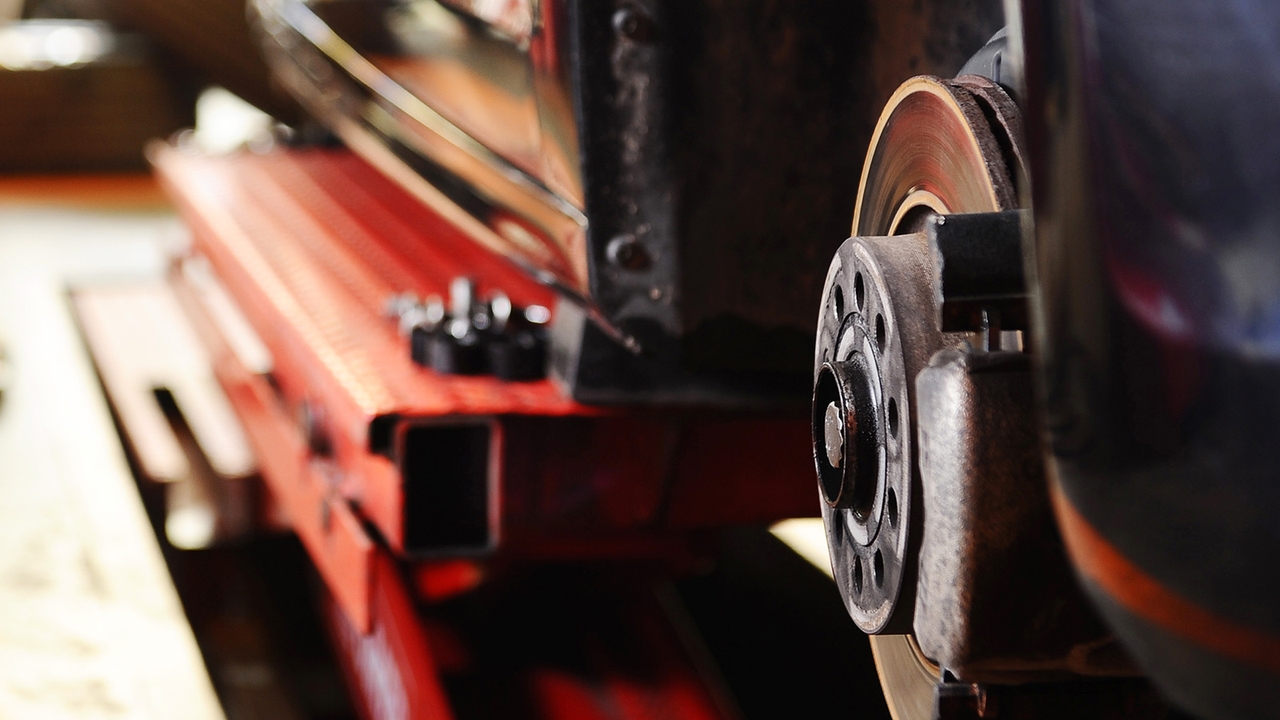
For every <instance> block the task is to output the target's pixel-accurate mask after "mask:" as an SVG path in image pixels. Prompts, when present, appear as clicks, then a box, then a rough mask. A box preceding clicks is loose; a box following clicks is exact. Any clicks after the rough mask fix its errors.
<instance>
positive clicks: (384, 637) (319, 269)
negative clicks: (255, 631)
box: [151, 146, 817, 720]
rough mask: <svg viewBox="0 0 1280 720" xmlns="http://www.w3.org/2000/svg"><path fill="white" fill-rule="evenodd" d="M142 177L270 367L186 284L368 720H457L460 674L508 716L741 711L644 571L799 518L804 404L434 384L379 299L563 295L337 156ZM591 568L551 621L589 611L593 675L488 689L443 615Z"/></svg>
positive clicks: (158, 153) (201, 165)
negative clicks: (241, 349)
mask: <svg viewBox="0 0 1280 720" xmlns="http://www.w3.org/2000/svg"><path fill="white" fill-rule="evenodd" d="M151 159H152V162H153V163H154V165H155V167H156V168H157V170H158V173H159V176H160V178H161V180H162V182H163V184H164V186H165V187H166V189H167V191H168V192H169V194H170V196H171V197H172V198H173V200H174V202H175V203H176V204H177V206H178V208H179V209H180V211H181V213H182V215H183V216H184V218H185V219H186V221H187V223H188V224H189V225H190V227H191V229H192V231H193V236H194V252H195V253H197V254H200V255H203V256H204V257H206V258H207V259H208V260H209V261H210V262H211V264H212V265H213V267H214V269H215V270H216V273H217V275H218V276H219V278H220V279H221V280H222V281H223V283H225V285H226V287H227V289H228V290H229V291H230V293H231V295H232V296H233V297H234V298H235V299H236V301H237V302H238V304H239V305H240V308H241V309H242V310H243V311H244V313H245V315H246V316H247V318H248V319H249V321H250V323H251V324H252V325H253V327H254V328H255V329H256V331H257V333H258V334H259V335H260V337H261V339H262V340H263V342H264V343H265V345H266V347H267V348H268V349H269V350H270V352H271V355H272V357H273V362H274V366H273V369H272V371H271V373H270V374H269V375H261V374H255V373H254V372H252V371H251V370H250V369H249V368H248V367H247V366H246V364H245V363H244V362H243V361H242V360H241V359H240V358H239V357H238V356H237V354H236V352H235V350H234V348H233V347H232V345H231V344H230V343H229V342H228V341H227V339H226V338H225V337H224V336H223V333H222V332H221V331H220V329H219V324H218V322H217V320H216V317H215V315H216V313H213V312H211V311H210V308H209V304H208V302H206V298H204V297H203V296H202V292H201V290H200V289H199V288H198V287H196V286H195V285H193V284H191V283H189V282H187V281H186V280H184V273H183V272H182V271H181V268H180V267H178V268H177V269H175V272H174V273H173V275H172V279H173V285H174V287H175V291H176V293H177V295H178V297H179V298H180V300H181V301H182V303H183V306H184V308H185V309H186V311H187V314H188V315H189V316H190V317H191V320H192V324H193V326H194V327H195V328H196V331H197V334H198V335H199V336H200V337H201V339H202V341H203V342H204V344H205V345H206V347H207V349H208V351H209V353H210V355H211V357H212V360H213V367H214V371H215V374H216V376H217V379H218V381H219V383H220V384H221V385H222V387H223V389H224V390H225V391H226V393H227V395H228V397H229V399H230V401H231V404H232V406H233V408H234V409H235V411H236V413H237V415H238V416H239V418H240V420H241V422H242V423H243V424H244V426H245V429H246V434H247V435H248V437H249V440H250V444H251V445H252V447H253V450H254V452H255V453H256V454H257V457H258V462H259V465H260V468H261V473H262V475H263V477H264V479H265V480H266V484H267V488H268V489H269V492H270V495H271V500H272V501H274V502H275V503H276V504H278V505H279V507H280V508H281V509H282V510H283V513H284V515H285V516H286V517H287V518H288V522H289V524H290V525H291V527H292V528H293V530H294V531H295V532H296V533H297V535H298V537H299V538H300V539H301V541H302V543H303V544H304V546H305V547H306V550H307V552H308V554H309V555H310V557H311V559H312V561H313V562H314V564H315V566H316V568H317V570H318V571H319V574H320V576H321V578H322V579H323V581H324V585H325V588H326V591H327V597H329V598H330V600H329V601H327V602H328V607H329V610H328V611H327V612H326V613H325V619H326V621H327V622H328V623H329V625H330V627H331V630H332V632H333V635H334V637H335V640H336V645H337V647H338V648H339V649H340V651H341V652H340V655H341V656H342V662H343V664H344V667H345V669H346V671H347V674H348V679H349V680H350V685H351V688H352V693H353V696H354V697H355V698H356V699H357V704H358V705H359V706H360V707H361V709H362V712H363V714H364V715H365V716H366V717H368V718H370V719H376V720H383V719H390V718H414V719H417V718H449V717H452V716H453V715H454V709H453V708H454V705H455V703H454V701H453V699H451V698H452V696H451V694H450V693H447V692H446V689H445V688H446V685H448V682H447V681H448V679H449V678H451V677H465V676H466V674H467V673H469V672H470V673H475V672H485V673H489V674H490V675H491V676H492V677H491V678H490V680H489V682H490V683H491V684H493V683H497V684H498V686H499V687H501V685H502V683H503V682H507V681H509V682H511V683H515V684H516V685H518V686H519V687H520V688H521V689H520V691H519V692H520V697H521V698H523V700H522V701H521V704H520V705H521V708H522V709H521V710H520V713H519V714H520V715H521V716H528V717H545V718H648V717H672V718H677V717H678V718H718V717H732V715H733V711H732V709H731V704H730V703H727V702H726V701H725V700H724V699H723V698H722V697H721V694H720V693H719V692H718V691H717V690H716V689H715V683H714V682H709V681H707V680H706V679H705V677H704V676H703V675H702V674H701V673H700V671H699V668H698V666H697V664H696V663H695V662H694V661H693V660H692V659H691V654H690V652H689V649H688V645H687V643H686V642H685V641H684V640H683V639H682V638H683V637H684V635H682V633H680V632H679V631H678V628H676V627H673V625H672V620H671V615H670V612H669V608H665V609H664V607H665V606H664V604H663V603H662V602H660V601H659V599H658V598H657V597H656V596H655V595H654V593H653V587H654V578H661V577H664V576H666V575H669V573H670V572H671V571H673V570H678V569H679V568H680V567H686V568H687V567H689V566H690V564H691V563H693V562H696V561H698V560H699V559H701V558H703V557H705V555H706V553H705V550H704V548H705V547H706V543H705V539H706V531H708V530H711V529H714V528H717V527H725V526H731V525H748V524H763V523H768V522H772V521H775V520H778V519H782V518H787V517H796V516H806V515H812V514H813V512H814V509H815V508H816V507H817V504H816V503H815V502H814V498H813V486H812V479H811V477H812V467H811V458H810V455H811V442H810V437H809V429H808V423H807V417H806V415H805V413H804V412H803V409H802V410H801V412H797V413H793V414H779V413H776V412H775V413H773V414H765V413H760V414H757V415H752V414H749V413H741V412H739V413H734V414H732V415H729V414H726V413H721V412H716V411H712V410H695V409H687V408H686V409H669V408H668V409H657V408H650V409H640V408H599V407H588V406H584V405H581V404H578V403H575V402H573V401H571V400H569V399H567V398H566V397H564V396H563V395H562V394H561V393H560V392H559V391H558V390H557V388H556V387H555V385H554V384H553V383H552V382H550V381H547V380H541V381H536V382H505V381H501V380H498V379H495V378H492V377H462V376H445V375H440V374H437V373H434V372H432V371H431V370H428V369H425V368H423V367H420V366H418V365H416V364H414V363H413V362H412V360H411V357H410V352H409V348H408V340H407V339H405V338H403V337H401V335H400V333H399V331H398V328H397V325H396V322H395V321H394V320H392V319H389V318H388V317H386V316H385V314H384V308H385V306H386V304H387V302H388V300H389V299H391V298H394V297H396V296H400V295H403V294H404V293H413V294H415V295H417V296H419V297H425V296H428V295H432V294H439V295H443V294H445V293H446V290H447V287H448V284H449V282H450V280H451V279H452V278H453V277H455V276H459V275H465V276H468V277H472V278H474V279H475V280H476V282H477V283H478V287H479V288H480V290H481V292H487V291H489V290H491V289H498V288H500V289H501V290H502V291H503V292H505V293H507V294H508V295H509V296H510V297H511V298H512V300H513V301H514V302H515V303H516V304H518V305H531V304H539V305H546V306H549V305H551V303H552V301H553V299H554V298H553V297H552V295H551V293H550V292H549V291H548V290H546V289H545V288H543V287H541V286H539V285H537V284H535V283H533V282H532V281H530V280H529V279H527V278H526V277H525V276H524V275H522V274H521V273H520V272H519V271H518V270H517V269H516V268H515V267H514V266H512V265H510V264H508V263H507V262H506V261H505V260H503V259H501V258H498V257H497V256H494V255H492V254H490V253H489V252H488V251H486V250H484V249H481V248H479V247H478V246H476V245H474V244H473V243H472V242H470V241H469V240H468V239H467V238H466V237H464V236H463V235H462V234H461V233H460V232H459V231H458V230H456V229H455V228H453V226H451V225H450V224H448V223H447V222H446V221H445V220H444V219H442V218H441V217H439V216H437V215H435V214H434V213H433V212H432V211H430V210H429V209H427V208H426V207H424V206H422V205H421V204H420V203H418V202H417V201H416V200H414V199H413V198H411V197H410V196H408V195H407V194H406V193H404V192H403V191H402V190H400V189H399V188H398V187H396V186H395V185H394V184H393V183H392V182H391V181H389V180H387V179H385V178H384V177H383V176H381V175H380V174H379V173H377V172H376V171H375V170H373V169H372V168H371V167H369V166H368V165H366V164H364V162H363V161H361V160H359V159H358V158H356V157H355V156H353V155H351V154H349V153H347V152H345V151H337V150H315V149H309V150H273V151H271V152H268V153H265V154H252V153H248V152H243V153H237V154H233V155H228V156H208V155H201V154H193V153H190V152H187V151H184V150H181V149H178V148H175V147H169V146H164V147H157V148H154V149H153V152H152V157H151ZM584 561H590V562H591V563H593V564H594V566H597V567H598V566H600V561H615V562H612V563H608V564H606V565H605V567H607V568H610V570H607V571H606V572H605V573H604V574H603V575H602V577H603V578H605V580H600V581H599V582H591V583H585V584H584V585H582V586H581V587H579V586H578V585H573V587H574V588H577V589H575V590H572V591H570V590H567V589H566V590H565V591H564V592H565V593H568V594H567V595H565V602H564V603H561V602H560V601H558V600H557V601H553V602H552V605H556V604H562V605H565V606H566V607H568V606H573V605H575V603H584V604H585V606H586V607H589V608H591V611H589V612H588V611H584V612H583V613H582V620H581V621H582V622H584V623H586V622H588V620H590V622H591V623H596V624H600V623H603V624H604V625H607V626H609V627H611V628H612V629H610V630H608V631H607V632H606V631H604V630H600V628H598V627H596V626H595V625H592V627H593V628H595V629H593V630H589V631H584V632H582V633H575V632H569V631H566V635H573V636H574V637H578V635H581V637H580V638H578V640H574V641H573V642H576V643H577V645H578V646H579V651H580V653H579V654H580V655H581V656H582V657H586V658H589V659H590V662H587V663H586V664H585V665H579V666H573V667H567V666H565V665H564V664H563V663H560V664H557V663H549V664H548V663H545V662H543V661H541V660H539V659H537V653H532V655H531V656H530V657H529V659H527V661H525V662H524V663H516V666H513V668H514V669H512V668H508V669H507V670H504V671H502V672H499V671H497V670H494V669H492V665H491V664H490V663H489V661H486V660H485V659H484V658H480V659H476V657H475V656H476V654H477V653H482V652H483V651H481V650H477V651H476V652H475V653H472V652H471V651H470V650H469V649H467V648H468V645H467V642H466V641H464V640H461V639H460V638H461V637H462V635H465V633H461V634H460V632H459V631H458V630H457V625H456V623H453V624H451V623H452V622H453V621H451V620H449V617H448V616H449V613H448V612H446V611H442V610H440V605H439V601H440V600H441V599H442V598H446V597H449V596H452V595H455V594H456V593H458V592H461V591H466V590H471V589H472V588H473V587H474V586H476V585H478V584H481V581H482V580H487V579H489V578H501V577H503V576H504V574H506V571H508V570H510V569H512V568H517V567H524V568H528V567H540V566H545V565H546V564H547V563H554V564H558V565H564V564H570V565H572V564H574V563H577V564H578V565H579V566H581V565H582V563H583V562H584ZM637 567H643V568H645V569H644V570H638V571H632V570H618V571H617V572H615V571H613V570H612V568H637ZM654 568H660V569H659V570H656V571H655V570H654ZM645 578H648V579H647V580H646V579H645ZM492 582H498V581H496V580H488V581H487V582H485V583H484V584H485V585H488V584H490V583H492ZM659 584H660V583H659ZM476 592H479V591H476ZM465 599H467V598H464V600H465ZM450 602H457V600H456V599H455V600H454V601H450ZM566 622H567V625H566V627H572V626H575V624H576V620H573V619H570V620H568V621H566ZM533 624H535V625H536V624H537V622H536V621H535V622H534V623H533ZM451 628H452V629H451ZM517 634H518V633H517ZM606 637H607V640H606V639H605V638H606ZM512 642H513V643H514V644H519V643H518V639H515V638H513V639H512ZM472 645H475V643H474V642H473V643H472ZM502 652H503V651H499V654H501V653H502ZM492 654H493V651H490V655H492ZM696 654H697V653H696V652H694V653H693V654H692V655H693V656H696ZM460 658H461V659H460ZM468 658H470V659H468ZM513 662H514V661H513ZM570 665H572V663H570ZM482 668H489V669H482ZM500 678H503V680H501V681H500ZM456 684H457V683H455V685H456ZM464 684H465V683H464ZM464 694H465V693H464ZM473 705H474V703H471V705H469V707H470V706H473ZM499 714H502V715H506V714H508V713H507V711H506V710H504V711H502V712H500V713H499Z"/></svg>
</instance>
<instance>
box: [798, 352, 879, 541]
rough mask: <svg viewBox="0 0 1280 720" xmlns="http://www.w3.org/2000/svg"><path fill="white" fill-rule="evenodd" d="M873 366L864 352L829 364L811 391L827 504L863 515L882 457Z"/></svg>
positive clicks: (820, 476) (872, 494)
mask: <svg viewBox="0 0 1280 720" xmlns="http://www.w3.org/2000/svg"><path fill="white" fill-rule="evenodd" d="M870 371H871V367H870V366H869V363H868V362H867V358H866V357H864V356H863V354H862V353H854V355H853V357H852V358H850V359H849V360H848V361H847V362H826V363H823V364H822V368H821V369H820V370H819V371H818V379H817V381H816V382H815V383H814V388H813V444H814V464H815V465H816V466H817V471H818V484H819V485H820V486H821V488H822V496H823V499H825V500H826V502H827V504H828V505H830V506H831V507H833V508H851V509H852V510H853V511H854V513H857V514H859V515H860V516H862V515H865V514H866V513H867V512H868V511H870V509H871V505H872V504H873V501H874V499H875V492H876V486H877V485H878V483H877V478H876V475H877V469H878V468H879V466H880V462H879V454H880V452H881V443H880V437H879V436H880V432H879V425H880V423H879V422H878V417H879V412H878V408H877V404H878V403H877V402H876V397H875V395H876V393H875V391H874V384H873V382H872V380H871V378H870V377H869V376H868V372H870Z"/></svg>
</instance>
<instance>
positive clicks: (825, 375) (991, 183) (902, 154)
mask: <svg viewBox="0 0 1280 720" xmlns="http://www.w3.org/2000/svg"><path fill="white" fill-rule="evenodd" d="M989 118H990V119H989ZM1017 123H1018V115H1017V111H1016V107H1015V106H1014V104H1013V103H1012V101H1011V100H1009V98H1008V95H1006V94H1005V93H1004V91H1003V90H1002V89H1001V88H1000V87H999V86H998V85H996V84H995V83H993V82H991V81H989V80H986V79H985V78H980V77H977V76H964V77H962V78H958V79H956V80H940V79H938V78H934V77H926V76H922V77H917V78H913V79H911V80H909V81H907V82H906V83H904V84H903V85H902V86H901V87H899V88H898V90H897V92H895V93H894V95H893V97H892V98H891V99H890V100H889V103H888V105H887V106H886V108H885V110H884V112H883V114H882V115H881V117H880V121H879V123H878V124H877V126H876V130H875V133H874V135H873V136H872V141H871V150H870V152H869V154H868V156H867V161H866V164H865V165H864V168H863V172H862V179H861V182H860V185H859V188H858V200H857V206H856V209H855V214H854V222H853V235H854V237H852V238H850V239H849V240H848V241H846V242H845V244H844V245H842V246H841V248H840V250H839V251H838V253H837V255H836V258H835V259H834V260H833V261H832V264H831V267H830V269H829V271H828V274H827V282H826V285H825V288H824V291H823V293H824V294H823V304H822V312H821V314H820V316H819V321H818V341H817V348H816V350H815V367H814V373H815V396H814V429H815V438H814V441H815V464H816V465H817V469H818V475H819V486H820V489H821V491H822V496H823V499H824V500H825V503H824V505H823V508H822V512H823V520H824V525H825V527H826V530H827V543H828V547H829V549H830V551H831V558H832V570H833V572H834V574H835V578H836V583H837V585H838V587H839V588H840V592H841V596H842V598H843V599H844V602H845V606H846V609H848V611H849V614H850V616H851V617H852V618H853V619H854V622H855V623H856V624H857V625H858V626H859V627H860V628H861V629H862V630H863V631H864V632H867V633H868V634H870V635H871V643H872V650H873V652H874V654H875V658H876V666H877V669H878V672H879V674H880V681H881V686H882V687H883V689H884V693H885V697H886V700H887V701H888V704H889V708H890V711H891V712H892V714H893V716H894V718H895V720H916V719H917V718H925V719H926V720H927V719H928V718H930V717H931V716H932V712H933V703H934V688H935V686H936V685H937V683H938V682H939V681H940V679H941V677H940V676H941V672H940V670H939V669H938V667H937V666H936V665H934V664H932V663H931V662H930V661H929V660H928V658H926V657H925V656H924V654H923V653H922V652H921V651H920V649H919V647H918V646H917V644H916V643H915V641H914V639H913V638H912V637H911V635H910V632H911V618H912V613H913V611H914V603H915V565H916V562H915V553H916V552H917V549H918V546H919V538H920V534H921V533H922V531H923V527H922V518H921V517H919V516H920V513H919V511H918V508H919V507H920V502H921V501H920V494H921V491H920V478H919V471H918V457H917V450H916V448H915V432H916V426H915V415H916V406H915V377H916V375H917V374H918V373H919V372H920V370H922V369H923V368H924V367H925V366H926V365H927V363H928V361H929V358H930V357H931V356H932V355H933V354H934V353H935V352H937V351H938V350H940V349H942V348H944V347H947V346H950V345H957V344H960V343H962V342H964V341H965V339H966V337H965V336H963V335H944V334H943V333H941V332H940V331H939V330H938V327H937V305H936V297H935V294H934V292H935V291H934V285H933V277H934V267H933V259H932V256H931V254H930V250H929V248H928V245H927V242H925V241H923V240H922V237H923V236H922V235H921V234H920V233H919V232H918V231H919V230H920V229H921V228H922V227H923V225H924V223H925V221H926V220H928V219H929V218H930V217H931V216H933V215H935V214H952V213H973V212H992V211H1000V210H1008V209H1012V208H1014V207H1015V206H1016V200H1017V194H1016V191H1015V184H1014V178H1015V176H1016V174H1017V173H1018V172H1019V169H1018V168H1019V156H1020V153H1019V152H1018V150H1017V144H1016V142H1014V141H1013V138H1017V137H1018V136H1019V130H1020V128H1018V127H1017Z"/></svg>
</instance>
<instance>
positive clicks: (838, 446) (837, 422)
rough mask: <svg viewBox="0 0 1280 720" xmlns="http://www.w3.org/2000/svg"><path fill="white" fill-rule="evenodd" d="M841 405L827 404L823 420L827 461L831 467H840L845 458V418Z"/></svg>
mask: <svg viewBox="0 0 1280 720" xmlns="http://www.w3.org/2000/svg"><path fill="white" fill-rule="evenodd" d="M842 414H843V413H842V412H841V410H840V406H839V405H838V404H837V403H835V402H831V403H828V404H827V415H826V418H825V419H824V420H823V438H824V439H825V442H826V446H827V462H829V463H831V467H833V468H839V467H840V466H841V465H842V464H843V460H844V420H843V419H842V418H841V417H840V416H841V415H842Z"/></svg>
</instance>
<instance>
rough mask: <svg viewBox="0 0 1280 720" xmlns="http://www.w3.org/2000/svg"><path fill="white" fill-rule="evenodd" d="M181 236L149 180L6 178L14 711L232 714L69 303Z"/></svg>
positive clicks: (7, 603) (0, 544) (7, 544)
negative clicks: (80, 288)
mask: <svg viewBox="0 0 1280 720" xmlns="http://www.w3.org/2000/svg"><path fill="white" fill-rule="evenodd" d="M180 238H181V232H180V229H179V225H178V223H177V221H176V219H175V218H174V217H173V216H172V215H171V214H170V213H169V212H168V211H167V210H165V206H164V204H163V202H162V201H161V199H160V196H159V194H158V192H157V191H156V190H155V188H154V187H153V186H152V185H151V183H150V181H148V180H145V179H140V178H119V179H111V180H90V181H76V180H52V181H47V182H42V181H29V180H23V181H4V182H0V342H3V345H4V347H5V349H6V352H7V356H8V357H7V360H8V361H7V370H6V371H5V372H3V373H2V374H3V375H4V377H5V384H6V387H5V388H4V395H3V404H2V405H0V717H6V718H8V717H12V718H33V719H35V718H156V719H161V718H165V719H167V718H177V717H182V718H192V719H193V720H204V719H206V718H208V719H210V720H212V719H214V718H221V717H223V714H222V710H221V708H220V707H219V704H218V700H217V697H216V696H215V694H214V691H213V687H212V685H211V683H210V681H209V677H208V674H207V673H206V671H205V669H204V664H203V662H202V660H201V656H200V651H199V649H198V648H197V645H196V642H195V639H194V637H193V635H192V632H191V629H190V627H189V625H188V624H187V621H186V618H185V616H184V614H183V609H182V606H181V604H180V603H179V600H178V596H177V594H176V593H175V590H174V586H173V582H172V580H171V579H170V575H169V573H168V572H167V571H166V568H165V564H164V561H163V558H162V555H161V551H160V548H159V546H158V544H157V542H156V539H155V536H154V534H153V533H152V530H151V526H150V524H149V523H148V520H147V517H146V515H145V513H144V511H143V508H142V504H141V502H140V500H139V495H138V492H137V489H136V486H135V484H134V480H133V477H132V475H131V474H130V470H129V465H128V462H127V460H126V458H125V455H124V453H123V451H122V449H121V446H120V442H119V439H118V438H117V436H116V433H115V430H114V427H113V425H112V421H111V416H110V412H109V410H108V408H107V405H106V403H105V401H104V400H103V397H102V393H101V391H100V389H99V386H98V381H97V378H96V377H95V375H94V371H93V368H92V365H91V364H90V362H89V360H88V358H87V357H86V354H85V351H84V348H83V344H82V342H81V340H80V338H79V335H78V333H77V330H76V327H75V325H74V324H73V322H72V318H71V314H70V309H69V304H68V302H67V295H66V288H67V285H68V282H71V281H75V280H77V279H84V278H89V277H103V276H142V275H148V274H157V273H159V272H160V270H161V268H162V267H163V257H164V253H163V252H162V250H161V248H162V246H163V245H164V243H166V242H173V241H175V240H176V239H180Z"/></svg>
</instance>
